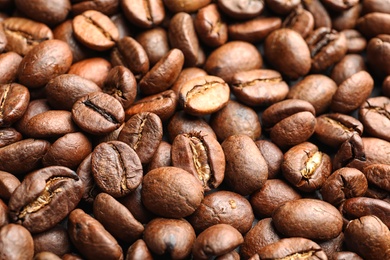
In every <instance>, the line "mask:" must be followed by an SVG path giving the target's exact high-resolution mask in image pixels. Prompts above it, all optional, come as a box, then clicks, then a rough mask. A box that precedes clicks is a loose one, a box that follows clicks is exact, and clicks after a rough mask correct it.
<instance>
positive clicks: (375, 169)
mask: <svg viewBox="0 0 390 260" xmlns="http://www.w3.org/2000/svg"><path fill="white" fill-rule="evenodd" d="M389 170H390V165H386V164H379V163H378V164H371V165H369V166H367V167H365V168H364V169H363V173H364V175H365V176H366V177H367V180H368V183H369V184H374V185H375V186H377V187H379V188H381V189H384V190H386V191H390V182H389V177H388V175H389V173H390V171H389Z"/></svg>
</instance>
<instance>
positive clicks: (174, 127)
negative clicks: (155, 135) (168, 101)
mask: <svg viewBox="0 0 390 260" xmlns="http://www.w3.org/2000/svg"><path fill="white" fill-rule="evenodd" d="M190 132H202V133H204V134H207V135H210V136H212V137H214V138H217V136H216V135H215V133H214V130H213V129H212V128H211V126H210V125H209V124H207V122H206V121H205V120H204V119H203V118H202V117H196V116H191V115H188V114H187V113H185V112H184V111H183V110H181V111H177V112H176V113H175V114H174V115H173V117H172V118H171V119H170V121H169V123H168V137H169V140H170V141H171V142H172V141H173V140H174V139H175V137H176V136H177V135H179V134H186V133H190Z"/></svg>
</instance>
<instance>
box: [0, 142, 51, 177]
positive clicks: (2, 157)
mask: <svg viewBox="0 0 390 260" xmlns="http://www.w3.org/2000/svg"><path fill="white" fill-rule="evenodd" d="M49 147H50V143H49V142H48V141H45V140H39V139H31V138H30V139H23V140H20V141H18V142H15V143H13V144H10V145H7V146H5V147H2V148H0V161H1V162H2V163H1V164H0V171H6V172H9V173H12V174H15V175H22V174H25V173H28V172H30V171H32V170H34V169H36V168H38V167H39V166H40V165H41V161H42V157H43V156H44V155H45V154H46V152H47V151H48V150H49Z"/></svg>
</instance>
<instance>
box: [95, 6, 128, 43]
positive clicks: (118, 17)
mask: <svg viewBox="0 0 390 260" xmlns="http://www.w3.org/2000/svg"><path fill="white" fill-rule="evenodd" d="M112 1H114V2H116V4H119V1H116V0H112ZM106 10H107V9H106ZM101 12H103V13H104V10H103V11H101ZM110 19H111V21H112V22H113V23H114V24H115V26H116V27H117V28H118V31H119V39H122V38H123V37H126V36H133V35H134V33H135V31H134V28H132V27H130V25H129V23H128V21H127V19H126V17H125V16H124V14H123V13H122V12H119V13H118V12H116V13H115V14H113V15H111V16H110Z"/></svg>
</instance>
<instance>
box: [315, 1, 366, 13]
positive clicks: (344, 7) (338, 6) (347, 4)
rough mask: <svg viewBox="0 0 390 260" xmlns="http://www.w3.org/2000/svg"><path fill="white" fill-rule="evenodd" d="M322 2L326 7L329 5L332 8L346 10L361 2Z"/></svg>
mask: <svg viewBox="0 0 390 260" xmlns="http://www.w3.org/2000/svg"><path fill="white" fill-rule="evenodd" d="M322 2H323V3H324V5H325V6H326V7H328V8H329V9H331V10H334V11H344V10H348V9H350V8H352V7H353V6H355V5H357V4H358V3H359V0H349V1H340V0H323V1H322Z"/></svg>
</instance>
